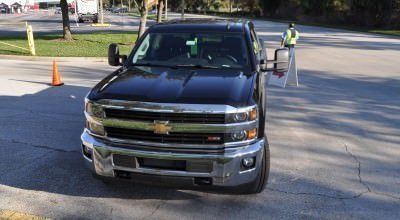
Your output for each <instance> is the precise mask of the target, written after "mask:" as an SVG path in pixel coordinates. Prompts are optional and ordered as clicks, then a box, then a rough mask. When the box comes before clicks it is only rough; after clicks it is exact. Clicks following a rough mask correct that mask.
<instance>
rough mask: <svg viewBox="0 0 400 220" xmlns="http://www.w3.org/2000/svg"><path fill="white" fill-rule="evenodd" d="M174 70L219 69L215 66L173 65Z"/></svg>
mask: <svg viewBox="0 0 400 220" xmlns="http://www.w3.org/2000/svg"><path fill="white" fill-rule="evenodd" d="M174 67H176V68H196V69H219V68H218V67H216V66H204V65H199V64H178V65H174Z"/></svg>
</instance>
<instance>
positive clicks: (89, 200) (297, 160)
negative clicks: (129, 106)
mask: <svg viewBox="0 0 400 220" xmlns="http://www.w3.org/2000/svg"><path fill="white" fill-rule="evenodd" d="M44 16H45V15H44ZM41 22H43V21H41ZM131 22H132V24H133V23H134V22H137V19H136V20H135V19H132V21H131ZM255 24H256V28H257V30H258V33H259V34H260V36H261V37H262V38H263V39H264V40H265V43H266V45H267V46H268V48H270V49H271V50H270V51H269V54H273V48H276V47H278V45H279V40H280V38H279V37H280V33H281V32H282V31H283V30H284V29H285V27H286V25H285V24H280V23H275V22H268V21H255ZM118 27H119V28H120V26H118ZM122 27H124V26H122ZM298 29H299V31H300V32H301V40H300V42H299V46H298V48H297V59H298V67H299V81H300V86H299V87H293V86H289V87H286V88H285V89H282V88H278V87H272V86H268V119H267V133H268V138H269V142H270V148H271V174H270V179H269V183H268V186H267V189H266V190H265V191H264V192H263V193H262V194H259V195H245V196H237V195H235V196H233V195H221V194H217V193H207V192H197V191H188V190H176V189H168V188H160V187H151V186H143V185H136V184H127V183H118V184H111V185H105V184H103V183H102V182H99V181H97V180H95V179H93V178H92V177H91V175H90V172H89V171H88V170H86V169H85V168H84V167H83V163H82V158H81V155H80V139H79V136H80V134H81V131H82V129H83V126H84V116H83V98H84V96H85V95H86V93H87V92H88V91H89V90H90V88H91V87H92V86H94V85H95V84H96V83H97V82H98V81H99V80H101V79H102V78H103V77H105V76H106V75H107V74H109V73H110V72H111V71H112V70H113V69H114V68H113V67H109V66H107V64H106V63H104V62H98V61H91V60H81V61H79V60H74V61H73V62H60V63H59V70H60V72H61V74H62V79H63V81H64V82H65V85H64V86H62V87H50V86H49V85H48V83H49V82H50V79H51V62H50V61H34V62H33V61H21V60H12V59H8V60H4V59H3V60H1V59H0V66H1V73H0V198H1V199H0V210H13V211H18V212H23V213H29V214H32V215H38V216H44V217H50V218H56V219H57V218H65V219H72V218H82V219H321V218H322V219H399V216H400V187H399V186H400V166H399V164H400V135H399V134H400V114H399V112H400V99H399V95H400V67H399V62H398V60H399V57H400V39H398V38H391V37H385V36H380V35H371V34H363V33H357V32H349V31H343V30H335V29H326V28H319V27H309V26H299V27H298ZM1 30H2V31H3V29H1ZM43 31H46V30H43ZM50 31H51V30H50ZM3 33H4V32H3Z"/></svg>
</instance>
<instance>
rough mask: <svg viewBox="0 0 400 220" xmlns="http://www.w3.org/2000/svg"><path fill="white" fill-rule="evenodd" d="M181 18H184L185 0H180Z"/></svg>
mask: <svg viewBox="0 0 400 220" xmlns="http://www.w3.org/2000/svg"><path fill="white" fill-rule="evenodd" d="M181 19H182V20H183V19H185V0H181Z"/></svg>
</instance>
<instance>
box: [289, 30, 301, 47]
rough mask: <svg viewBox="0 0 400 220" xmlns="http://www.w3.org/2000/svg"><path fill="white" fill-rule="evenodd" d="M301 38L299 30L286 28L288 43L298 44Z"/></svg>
mask: <svg viewBox="0 0 400 220" xmlns="http://www.w3.org/2000/svg"><path fill="white" fill-rule="evenodd" d="M298 39H299V32H298V31H297V30H296V29H294V28H290V29H287V30H286V45H296V43H297V40H298Z"/></svg>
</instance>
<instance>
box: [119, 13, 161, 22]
mask: <svg viewBox="0 0 400 220" xmlns="http://www.w3.org/2000/svg"><path fill="white" fill-rule="evenodd" d="M124 15H127V16H134V17H138V18H140V14H139V12H128V13H125V14H124ZM147 19H149V20H157V14H152V13H149V14H148V15H147Z"/></svg>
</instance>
